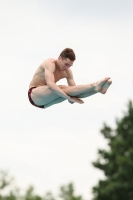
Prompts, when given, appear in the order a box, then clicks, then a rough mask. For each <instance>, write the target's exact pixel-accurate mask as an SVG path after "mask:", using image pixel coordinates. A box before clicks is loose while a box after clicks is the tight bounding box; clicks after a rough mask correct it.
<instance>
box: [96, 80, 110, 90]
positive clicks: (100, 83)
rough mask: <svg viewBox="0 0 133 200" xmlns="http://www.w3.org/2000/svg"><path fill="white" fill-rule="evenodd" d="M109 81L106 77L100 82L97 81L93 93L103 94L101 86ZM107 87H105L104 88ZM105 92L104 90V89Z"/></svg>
mask: <svg viewBox="0 0 133 200" xmlns="http://www.w3.org/2000/svg"><path fill="white" fill-rule="evenodd" d="M109 79H110V77H106V78H103V79H102V80H100V81H97V82H96V83H95V91H96V92H100V93H103V92H104V91H103V92H102V87H103V85H104V84H105V83H106V82H107V81H108V80H109ZM106 87H107V86H106ZM104 90H105V89H104Z"/></svg>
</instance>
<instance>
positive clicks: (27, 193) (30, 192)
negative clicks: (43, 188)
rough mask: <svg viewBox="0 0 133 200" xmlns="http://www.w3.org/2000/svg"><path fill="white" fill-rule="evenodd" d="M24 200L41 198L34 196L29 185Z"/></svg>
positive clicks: (38, 199)
mask: <svg viewBox="0 0 133 200" xmlns="http://www.w3.org/2000/svg"><path fill="white" fill-rule="evenodd" d="M24 200H42V197H40V196H38V195H35V193H34V187H33V186H32V185H31V186H29V187H28V189H27V190H26V194H25V196H24Z"/></svg>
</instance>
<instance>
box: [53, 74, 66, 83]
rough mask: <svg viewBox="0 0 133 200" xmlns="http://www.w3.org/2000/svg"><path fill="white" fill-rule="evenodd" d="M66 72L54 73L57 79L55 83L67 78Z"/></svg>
mask: <svg viewBox="0 0 133 200" xmlns="http://www.w3.org/2000/svg"><path fill="white" fill-rule="evenodd" d="M66 76H67V75H66V72H55V73H54V77H55V81H56V82H57V81H59V80H60V79H62V78H66Z"/></svg>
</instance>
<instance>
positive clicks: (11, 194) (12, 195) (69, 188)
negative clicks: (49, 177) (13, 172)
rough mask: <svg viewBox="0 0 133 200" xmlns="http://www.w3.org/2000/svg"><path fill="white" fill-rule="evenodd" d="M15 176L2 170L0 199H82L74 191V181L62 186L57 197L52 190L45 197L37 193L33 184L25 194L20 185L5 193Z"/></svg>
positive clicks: (0, 174)
mask: <svg viewBox="0 0 133 200" xmlns="http://www.w3.org/2000/svg"><path fill="white" fill-rule="evenodd" d="M13 180H14V179H13V178H11V177H10V176H9V175H8V173H7V172H4V171H0V200H57V199H60V200H82V197H81V196H76V195H75V194H74V193H75V192H74V185H73V184H72V183H70V184H68V185H64V186H61V187H60V191H59V195H58V197H59V198H58V197H57V198H55V197H54V196H53V194H52V193H51V192H47V193H46V194H45V195H44V197H41V196H39V195H36V194H35V190H34V187H33V186H32V185H31V186H29V187H28V188H27V190H26V191H25V194H24V195H20V193H19V191H20V189H18V187H16V186H15V187H13V188H12V187H11V188H10V190H7V192H6V194H3V193H2V192H3V190H4V189H6V188H8V187H10V186H12V183H13Z"/></svg>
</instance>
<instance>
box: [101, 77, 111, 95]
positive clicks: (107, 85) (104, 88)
mask: <svg viewBox="0 0 133 200" xmlns="http://www.w3.org/2000/svg"><path fill="white" fill-rule="evenodd" d="M111 84H112V80H111V79H108V80H107V81H106V83H104V84H103V85H102V89H101V93H102V94H105V93H106V92H107V90H108V88H109V86H110V85H111Z"/></svg>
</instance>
